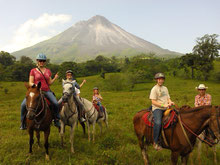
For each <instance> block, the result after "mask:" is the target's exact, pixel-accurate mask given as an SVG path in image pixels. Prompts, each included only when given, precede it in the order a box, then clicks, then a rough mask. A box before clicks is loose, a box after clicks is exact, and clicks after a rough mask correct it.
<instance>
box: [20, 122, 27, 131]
mask: <svg viewBox="0 0 220 165" xmlns="http://www.w3.org/2000/svg"><path fill="white" fill-rule="evenodd" d="M26 129H27V127H26V124H25V121H24V120H22V121H21V126H20V130H26Z"/></svg>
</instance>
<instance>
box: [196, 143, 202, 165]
mask: <svg viewBox="0 0 220 165" xmlns="http://www.w3.org/2000/svg"><path fill="white" fill-rule="evenodd" d="M201 151H202V142H201V141H200V140H199V141H198V148H197V152H198V153H197V160H198V164H202V162H201Z"/></svg>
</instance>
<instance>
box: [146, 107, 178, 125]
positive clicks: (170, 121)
mask: <svg viewBox="0 0 220 165" xmlns="http://www.w3.org/2000/svg"><path fill="white" fill-rule="evenodd" d="M168 111H170V113H169V114H168V113H167V112H166V111H165V112H164V114H166V113H167V115H166V116H165V115H164V116H163V118H162V125H163V129H166V128H169V127H170V126H175V125H176V123H177V121H178V117H177V114H176V112H175V111H174V110H173V109H172V110H168ZM142 120H143V121H144V123H145V124H146V125H147V126H149V127H153V126H154V117H153V113H152V111H148V112H147V113H145V114H144V115H143V117H142Z"/></svg>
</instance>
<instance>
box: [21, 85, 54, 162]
mask: <svg viewBox="0 0 220 165" xmlns="http://www.w3.org/2000/svg"><path fill="white" fill-rule="evenodd" d="M25 86H26V88H27V90H28V91H27V93H26V108H27V117H26V123H27V131H28V134H29V154H31V153H32V145H33V143H34V139H33V136H34V131H36V137H37V143H38V145H39V146H40V131H43V132H44V147H45V149H46V160H49V159H50V157H49V151H48V148H49V143H48V137H49V135H50V125H51V122H52V113H51V111H50V109H49V106H48V105H47V102H46V99H45V97H44V95H43V94H42V93H41V91H40V87H41V82H39V83H38V84H37V86H36V85H33V86H32V87H30V86H29V85H28V84H25Z"/></svg>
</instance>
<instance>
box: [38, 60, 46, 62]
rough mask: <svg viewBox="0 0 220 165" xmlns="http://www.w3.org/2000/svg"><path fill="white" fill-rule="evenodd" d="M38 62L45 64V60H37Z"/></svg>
mask: <svg viewBox="0 0 220 165" xmlns="http://www.w3.org/2000/svg"><path fill="white" fill-rule="evenodd" d="M38 61H39V62H46V60H38Z"/></svg>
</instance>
